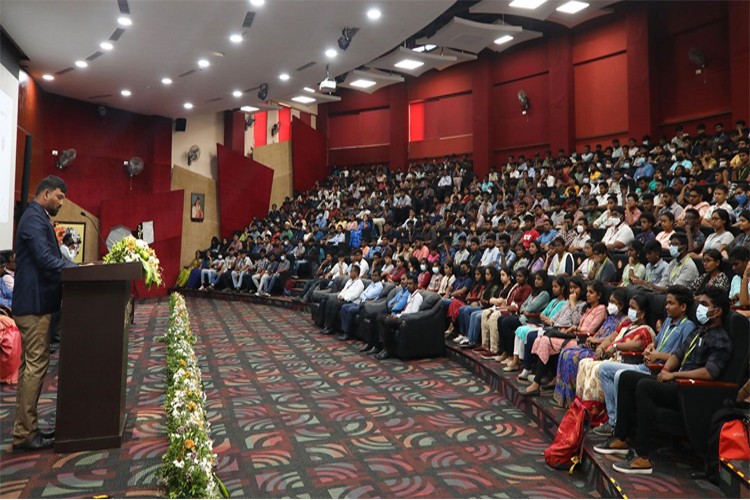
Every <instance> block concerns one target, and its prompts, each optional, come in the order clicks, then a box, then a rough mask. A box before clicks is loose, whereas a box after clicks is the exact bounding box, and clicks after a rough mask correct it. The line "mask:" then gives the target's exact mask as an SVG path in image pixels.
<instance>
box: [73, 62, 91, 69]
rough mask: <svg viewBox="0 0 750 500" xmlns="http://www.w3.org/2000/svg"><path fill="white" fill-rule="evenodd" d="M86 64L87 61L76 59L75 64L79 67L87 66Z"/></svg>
mask: <svg viewBox="0 0 750 500" xmlns="http://www.w3.org/2000/svg"><path fill="white" fill-rule="evenodd" d="M88 65H89V63H87V62H86V61H76V66H78V67H79V68H87V67H88Z"/></svg>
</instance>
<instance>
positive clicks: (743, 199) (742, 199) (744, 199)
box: [736, 194, 747, 205]
mask: <svg viewBox="0 0 750 500" xmlns="http://www.w3.org/2000/svg"><path fill="white" fill-rule="evenodd" d="M736 199H737V203H739V204H740V205H744V204H745V202H747V195H746V194H741V195H738V196H737V197H736Z"/></svg>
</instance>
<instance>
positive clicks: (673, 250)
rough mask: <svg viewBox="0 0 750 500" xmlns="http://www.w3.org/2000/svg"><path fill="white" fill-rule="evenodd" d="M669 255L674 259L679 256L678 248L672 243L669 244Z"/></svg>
mask: <svg viewBox="0 0 750 500" xmlns="http://www.w3.org/2000/svg"><path fill="white" fill-rule="evenodd" d="M669 255H671V256H672V257H673V258H675V259H676V258H677V257H679V256H680V249H679V248H677V247H676V246H674V245H669Z"/></svg>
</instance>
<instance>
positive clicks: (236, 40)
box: [229, 33, 242, 43]
mask: <svg viewBox="0 0 750 500" xmlns="http://www.w3.org/2000/svg"><path fill="white" fill-rule="evenodd" d="M229 41H230V42H232V43H241V42H242V35H240V34H239V33H235V34H233V35H231V36H230V37H229Z"/></svg>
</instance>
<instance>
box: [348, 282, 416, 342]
mask: <svg viewBox="0 0 750 500" xmlns="http://www.w3.org/2000/svg"><path fill="white" fill-rule="evenodd" d="M406 283H407V277H406V273H404V275H403V276H401V282H400V286H401V288H400V290H399V291H398V292H397V293H396V295H394V296H393V298H391V300H389V301H388V303H387V304H386V312H385V313H375V314H371V315H370V317H369V318H370V331H369V338H366V339H364V340H365V342H367V345H365V346H364V347H363V348H362V349H360V350H359V352H366V353H367V354H377V353H379V352H380V351H382V350H383V345H382V344H381V343H380V338H379V337H378V328H377V324H378V318H379V317H380V316H389V315H391V314H398V313H400V312H401V311H403V310H404V308H405V307H406V303H407V302H408V301H409V295H410V293H409V289H408V288H406Z"/></svg>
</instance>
